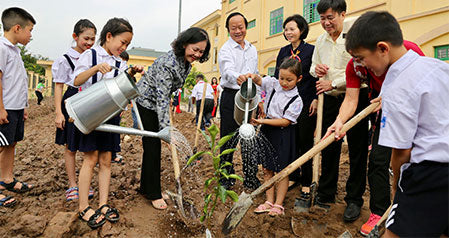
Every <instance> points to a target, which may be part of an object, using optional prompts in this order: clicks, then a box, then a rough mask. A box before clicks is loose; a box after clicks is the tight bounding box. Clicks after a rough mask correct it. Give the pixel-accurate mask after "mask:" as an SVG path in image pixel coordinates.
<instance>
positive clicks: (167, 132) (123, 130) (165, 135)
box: [95, 124, 171, 143]
mask: <svg viewBox="0 0 449 238" xmlns="http://www.w3.org/2000/svg"><path fill="white" fill-rule="evenodd" d="M95 130H97V131H105V132H112V133H119V134H128V135H138V136H148V137H156V138H159V139H161V140H163V141H165V142H167V143H170V142H171V128H170V127H166V128H164V129H162V130H161V131H159V132H152V131H145V130H138V129H134V128H128V127H122V126H116V125H110V124H102V125H100V126H98V127H97V128H95Z"/></svg>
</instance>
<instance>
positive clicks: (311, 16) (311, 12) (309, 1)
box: [303, 0, 320, 23]
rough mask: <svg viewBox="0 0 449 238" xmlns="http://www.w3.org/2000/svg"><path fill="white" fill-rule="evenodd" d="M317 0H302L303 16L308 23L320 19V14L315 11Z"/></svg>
mask: <svg viewBox="0 0 449 238" xmlns="http://www.w3.org/2000/svg"><path fill="white" fill-rule="evenodd" d="M319 2H320V1H319V0H304V4H303V6H304V9H303V16H304V18H305V19H306V21H307V22H308V23H312V22H316V21H319V20H320V14H318V12H317V11H316V6H317V5H318V3H319Z"/></svg>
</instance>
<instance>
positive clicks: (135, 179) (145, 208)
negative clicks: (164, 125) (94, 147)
mask: <svg viewBox="0 0 449 238" xmlns="http://www.w3.org/2000/svg"><path fill="white" fill-rule="evenodd" d="M52 100H53V99H52V98H45V99H44V102H43V105H41V106H37V105H36V101H35V100H30V108H29V109H28V112H29V118H28V120H27V121H26V126H25V139H24V140H23V141H21V142H19V143H18V144H17V147H16V158H15V168H14V174H15V176H16V178H18V179H19V180H21V181H25V182H28V183H31V184H33V185H35V188H34V189H33V190H32V191H31V192H29V193H27V194H12V193H10V192H5V194H8V195H14V196H15V198H16V199H17V200H18V201H19V203H18V204H17V205H16V206H15V207H14V208H3V207H1V208H0V228H1V229H0V237H45V236H52V235H51V234H52V230H55V228H54V226H53V227H52V224H53V225H54V223H55V222H59V223H65V222H64V220H63V218H61V217H62V216H61V215H63V214H69V216H71V217H72V223H71V224H62V227H64V225H65V226H66V227H67V226H70V227H69V230H68V231H67V232H65V233H64V234H63V235H62V237H204V230H205V228H204V226H201V225H195V222H193V224H194V225H192V222H188V223H189V226H186V225H185V223H184V222H183V220H182V219H181V218H180V216H179V215H178V213H177V209H176V207H175V206H174V203H173V202H171V201H169V202H168V203H169V208H168V209H167V210H166V211H159V210H156V209H154V208H153V207H152V206H151V203H150V201H148V200H147V199H145V198H144V197H143V196H142V195H140V194H139V193H137V189H138V187H139V181H140V165H141V159H142V157H141V156H142V148H141V138H140V137H138V136H131V140H130V141H128V142H125V141H124V140H123V137H124V136H123V135H122V136H121V138H122V143H121V147H122V152H120V153H119V154H120V155H122V156H123V157H124V161H125V163H124V164H123V165H117V164H112V175H111V186H110V196H109V203H110V204H111V205H113V206H115V207H116V208H117V209H118V210H119V211H120V215H121V219H120V221H119V222H118V223H116V224H109V223H106V225H105V226H103V228H102V229H99V230H95V231H91V230H90V229H89V228H87V227H86V225H84V223H80V222H79V221H78V220H77V219H76V213H75V212H76V211H77V202H66V201H65V197H64V191H65V190H66V189H67V186H68V185H67V176H66V174H65V168H64V160H63V157H62V155H63V151H64V148H63V147H61V146H57V145H56V144H55V143H54V137H55V126H54V108H53V103H52V102H53V101H52ZM192 119H193V114H191V113H187V112H183V113H181V114H176V115H175V119H174V124H175V126H176V128H178V129H179V130H180V131H181V132H182V133H183V134H184V135H185V136H186V138H187V139H188V140H189V142H190V144H191V145H193V143H194V138H195V125H194V124H193V122H192ZM122 121H123V123H122V124H125V125H126V126H131V125H132V120H131V113H130V111H126V112H125V113H124V116H123V119H122ZM199 144H200V146H199V149H200V150H201V149H205V148H206V144H207V143H205V141H204V139H203V138H200V143H199ZM181 161H182V164H185V163H186V161H185V159H183V158H181ZM202 161H203V162H201V163H200V164H199V165H197V166H195V167H191V168H188V169H186V170H184V171H183V172H182V175H181V177H182V188H183V191H184V196H185V197H188V198H190V199H191V200H193V201H194V202H195V206H196V207H197V209H198V210H201V208H202V205H203V196H204V191H203V188H202V187H203V183H204V181H205V180H206V178H208V177H209V176H210V175H211V174H212V169H211V159H209V158H204V159H203V160H202ZM234 161H235V163H236V172H237V174H240V175H241V174H242V166H241V159H240V157H239V156H236V158H235V159H234ZM81 163H82V154H78V155H77V170H79V168H80V166H81ZM340 168H341V170H340V175H341V176H340V180H339V182H338V195H337V202H336V204H335V205H333V206H332V208H331V210H330V211H329V212H325V211H322V210H318V209H312V211H311V212H310V213H309V214H302V215H300V214H295V212H294V211H293V205H294V201H295V198H296V197H297V196H298V195H299V188H294V189H292V190H291V191H289V192H288V193H287V197H286V200H285V203H284V205H285V208H286V215H285V216H281V217H276V218H271V217H269V216H267V215H256V214H254V213H253V212H252V209H254V206H253V207H252V208H250V210H249V211H248V212H247V214H246V215H245V217H244V218H243V220H242V222H241V223H240V225H239V226H238V227H237V228H236V229H235V230H234V231H233V232H232V233H231V234H230V235H229V237H294V236H295V234H296V235H298V236H300V237H337V236H338V235H340V234H341V233H343V232H344V231H345V230H348V231H350V233H351V234H352V235H353V236H355V237H360V235H359V233H358V230H359V228H360V226H361V225H362V224H363V222H365V221H366V220H367V218H368V217H369V209H368V207H367V203H368V193H369V191H368V187H367V190H366V193H365V195H364V199H365V205H364V206H363V208H362V213H361V217H360V218H359V219H358V220H357V221H355V222H354V223H344V222H343V219H342V216H343V211H344V208H345V203H344V200H343V197H344V195H345V181H346V179H347V177H348V173H349V162H348V155H347V149H346V148H344V149H343V153H342V159H341V167H340ZM161 174H162V181H163V183H162V188H163V190H165V189H168V190H171V191H176V182H175V179H174V174H173V167H172V162H171V152H170V148H169V146H168V145H167V144H166V143H163V146H162V168H161ZM260 175H261V174H260V172H259V176H260ZM92 187H93V188H97V175H96V172H95V173H94V178H93V183H92ZM234 190H235V191H236V192H237V193H238V194H240V193H241V192H242V191H243V186H242V184H241V182H237V184H236V185H235V186H234ZM97 197H98V196H95V197H94V199H93V201H91V202H90V203H91V205H93V207H94V208H95V207H96V206H97V205H96V204H98V200H97ZM263 201H264V196H262V195H260V196H258V197H257V198H255V200H254V205H257V204H259V203H263ZM231 206H232V203H231V202H229V201H228V202H226V204H225V205H223V204H219V205H218V207H217V209H216V211H215V213H214V216H213V219H212V220H211V228H212V234H213V236H214V237H224V236H223V235H222V234H221V223H222V221H223V219H224V217H225V216H226V213H227V212H228V211H229V209H230V207H231ZM62 212H68V213H62ZM52 219H53V220H52ZM292 221H293V223H294V224H295V228H294V230H293V229H292V225H291V224H292ZM196 224H197V223H196ZM58 229H59V228H56V230H58ZM61 229H62V228H61ZM59 232H60V229H59Z"/></svg>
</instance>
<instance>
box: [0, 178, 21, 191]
mask: <svg viewBox="0 0 449 238" xmlns="http://www.w3.org/2000/svg"><path fill="white" fill-rule="evenodd" d="M17 182H19V181H18V180H17V179H16V178H14V179H13V180H12V182H11V183H5V182H4V181H0V185H2V186H3V187H5V189H11V188H14V186H16V183H17Z"/></svg>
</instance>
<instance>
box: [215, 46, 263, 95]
mask: <svg viewBox="0 0 449 238" xmlns="http://www.w3.org/2000/svg"><path fill="white" fill-rule="evenodd" d="M218 66H219V68H220V74H221V80H220V86H221V87H222V88H230V89H239V88H240V86H239V85H238V84H237V78H238V77H239V76H240V75H242V74H247V73H252V74H258V73H259V71H258V70H257V49H256V47H254V46H253V45H252V44H251V43H249V42H248V41H247V40H245V48H242V46H240V45H239V44H238V43H237V42H235V41H234V40H233V39H232V38H229V40H228V41H226V43H224V44H223V46H222V47H221V49H220V52H219V53H218Z"/></svg>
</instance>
